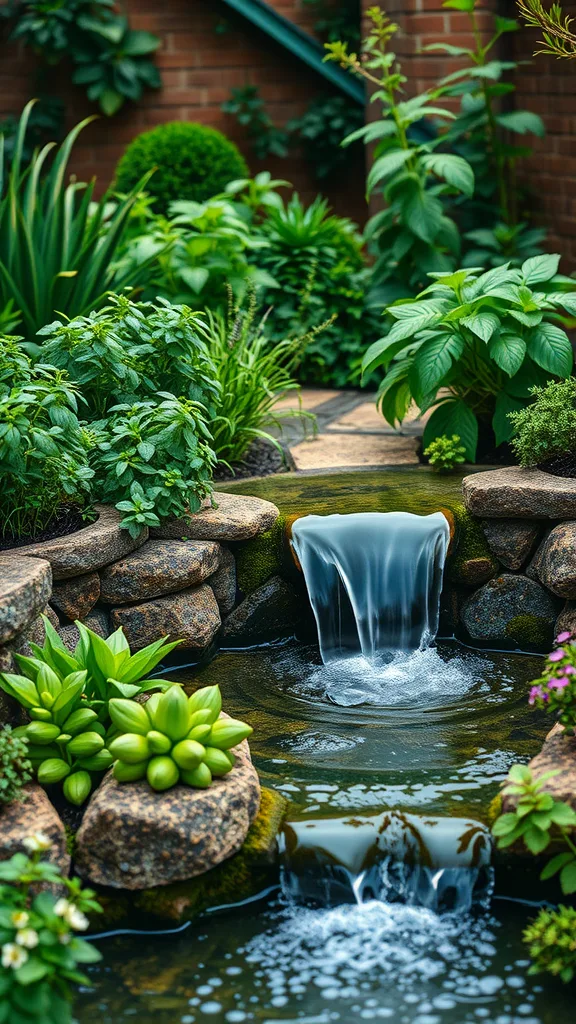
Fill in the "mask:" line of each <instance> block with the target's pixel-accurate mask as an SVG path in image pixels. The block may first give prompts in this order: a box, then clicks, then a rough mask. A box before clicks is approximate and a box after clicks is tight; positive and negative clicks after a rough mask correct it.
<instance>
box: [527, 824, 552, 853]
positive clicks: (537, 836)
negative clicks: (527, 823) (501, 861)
mask: <svg viewBox="0 0 576 1024" xmlns="http://www.w3.org/2000/svg"><path fill="white" fill-rule="evenodd" d="M524 842H525V844H526V846H527V847H528V849H529V850H530V853H533V854H534V855H537V854H538V853H542V851H543V850H545V849H546V847H547V846H549V845H550V835H549V833H548V832H543V831H542V830H541V829H539V828H536V827H533V828H529V829H527V830H526V832H525V833H524Z"/></svg>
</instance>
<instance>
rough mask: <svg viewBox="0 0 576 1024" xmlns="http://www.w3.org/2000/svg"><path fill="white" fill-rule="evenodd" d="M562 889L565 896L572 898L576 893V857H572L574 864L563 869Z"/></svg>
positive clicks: (561, 873) (561, 876)
mask: <svg viewBox="0 0 576 1024" xmlns="http://www.w3.org/2000/svg"><path fill="white" fill-rule="evenodd" d="M560 888H561V889H562V892H563V893H564V895H565V896H571V895H572V893H574V892H576V857H572V862H571V863H570V864H566V866H565V867H563V868H562V870H561V872H560Z"/></svg>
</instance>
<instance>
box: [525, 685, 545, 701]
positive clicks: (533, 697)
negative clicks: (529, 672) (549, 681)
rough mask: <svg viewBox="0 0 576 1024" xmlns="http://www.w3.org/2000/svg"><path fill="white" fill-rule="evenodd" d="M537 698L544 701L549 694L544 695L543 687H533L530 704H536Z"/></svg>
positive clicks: (529, 699)
mask: <svg viewBox="0 0 576 1024" xmlns="http://www.w3.org/2000/svg"><path fill="white" fill-rule="evenodd" d="M537 697H541V698H542V700H546V699H547V694H545V693H544V690H543V689H542V687H541V686H533V687H532V689H531V690H530V696H529V697H528V703H529V704H535V703H536V698H537Z"/></svg>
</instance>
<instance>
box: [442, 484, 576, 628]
mask: <svg viewBox="0 0 576 1024" xmlns="http://www.w3.org/2000/svg"><path fill="white" fill-rule="evenodd" d="M463 493H464V502H465V504H466V507H467V509H468V511H469V512H471V513H472V514H473V515H474V516H477V517H479V519H480V523H481V525H482V528H483V530H484V534H485V536H486V540H487V542H488V545H489V547H490V550H491V551H492V553H493V554H494V556H495V557H496V558H497V559H498V562H499V563H500V565H501V566H502V567H503V569H504V572H501V573H496V574H495V575H494V576H493V578H492V579H491V580H489V582H487V583H486V584H485V585H484V586H482V587H480V589H479V590H477V591H475V593H474V594H472V596H471V597H469V598H468V600H467V601H466V602H465V604H464V606H463V608H462V611H461V619H462V622H463V624H464V626H465V627H466V629H467V631H468V633H469V634H470V636H471V637H473V638H474V639H479V640H493V641H503V640H516V641H518V642H520V643H521V642H524V641H526V640H527V639H528V640H529V639H530V637H529V636H528V635H527V634H529V633H530V630H531V629H532V630H533V634H534V642H535V643H536V645H537V646H540V645H541V642H542V640H543V639H544V640H551V639H552V636H553V635H554V634H555V633H559V632H562V631H564V630H569V631H571V632H574V633H576V479H570V478H566V477H557V476H551V475H550V474H549V473H543V472H541V471H540V470H536V469H521V468H519V467H513V468H507V469H500V470H493V471H490V472H485V473H475V474H473V475H471V476H468V477H465V479H464V481H463Z"/></svg>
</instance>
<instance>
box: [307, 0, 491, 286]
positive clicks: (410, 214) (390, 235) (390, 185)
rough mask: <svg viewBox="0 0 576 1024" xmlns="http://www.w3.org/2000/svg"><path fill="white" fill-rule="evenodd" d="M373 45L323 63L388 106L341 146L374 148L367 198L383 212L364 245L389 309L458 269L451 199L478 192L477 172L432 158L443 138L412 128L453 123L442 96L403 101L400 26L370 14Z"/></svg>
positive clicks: (333, 50) (333, 48) (337, 51)
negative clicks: (378, 197)
mask: <svg viewBox="0 0 576 1024" xmlns="http://www.w3.org/2000/svg"><path fill="white" fill-rule="evenodd" d="M366 13H367V17H368V19H369V22H370V30H369V34H368V37H367V38H366V39H365V40H364V42H363V44H362V53H361V55H358V54H357V53H354V52H349V50H348V46H347V44H346V43H342V42H333V43H327V44H326V50H327V56H326V60H334V61H336V62H337V63H338V64H340V65H341V66H342V67H343V68H347V69H348V70H349V71H351V72H352V73H353V74H355V75H359V76H361V77H362V78H364V79H365V80H366V81H368V82H370V83H371V84H372V85H375V86H376V89H375V90H374V91H373V94H372V102H380V103H382V106H383V117H382V118H381V119H379V120H376V121H373V122H371V123H369V124H367V125H365V126H364V127H363V128H360V129H358V131H356V132H353V133H352V134H351V135H349V136H348V138H347V139H345V140H344V143H343V144H344V145H350V144H351V143H352V142H354V141H356V139H363V140H364V142H365V143H366V144H371V143H375V148H374V159H373V163H372V167H371V169H370V172H369V174H368V178H367V182H366V187H367V193H368V195H371V194H372V193H373V192H374V191H375V190H376V189H378V190H379V191H381V192H382V195H383V198H384V201H385V204H386V208H385V209H384V210H382V211H381V212H379V213H377V214H376V215H375V216H374V217H372V218H371V220H370V221H369V222H368V225H367V227H366V237H367V238H368V240H369V242H370V243H371V244H372V245H373V246H375V247H376V250H377V252H378V253H379V258H378V259H377V262H376V264H375V266H374V287H375V288H376V290H377V296H378V299H379V300H380V301H381V302H382V303H384V302H390V301H392V300H393V299H395V298H398V297H399V296H401V295H410V294H412V293H413V292H414V291H415V290H418V289H420V288H421V287H422V286H423V284H424V281H425V277H426V274H427V273H430V272H448V271H451V270H452V269H454V267H455V265H456V261H457V260H458V257H459V253H460V236H459V232H458V229H457V227H456V225H455V223H454V221H453V220H451V219H450V218H449V217H448V216H446V214H445V212H444V206H443V198H444V197H445V196H446V195H448V194H449V195H451V196H453V195H455V194H463V195H465V196H471V195H472V194H473V192H474V172H473V170H472V167H471V166H470V164H469V163H468V162H467V161H466V160H465V159H464V158H463V157H461V156H458V155H455V154H451V153H439V152H435V149H436V148H437V147H438V146H439V144H440V137H438V138H437V139H435V140H434V139H430V140H429V141H424V142H422V141H421V140H420V139H419V138H417V137H416V134H415V132H414V130H413V126H414V125H416V124H417V123H418V122H419V121H421V120H422V119H423V118H424V117H426V116H437V117H442V118H443V119H444V120H451V119H453V118H454V116H455V115H453V114H452V113H451V111H449V110H448V109H447V108H443V107H439V106H438V105H437V103H436V100H437V98H438V96H439V94H440V92H439V90H431V91H427V92H424V93H422V94H421V95H419V96H415V97H413V98H412V99H409V100H401V99H400V98H399V94H400V93H401V90H402V86H403V84H404V83H405V82H406V77H405V76H404V75H403V74H402V73H401V70H400V67H399V65H398V62H397V60H396V55H395V54H394V53H392V52H391V51H390V50H389V48H388V47H389V43H390V41H391V39H392V37H393V36H394V34H395V33H396V31H397V30H398V26H397V25H395V24H393V23H392V22H390V21H389V19H388V18H387V17H386V15H385V14H384V13H383V12H382V11H381V10H380V9H379V8H378V7H371V8H369V9H368V11H367V12H366Z"/></svg>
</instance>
